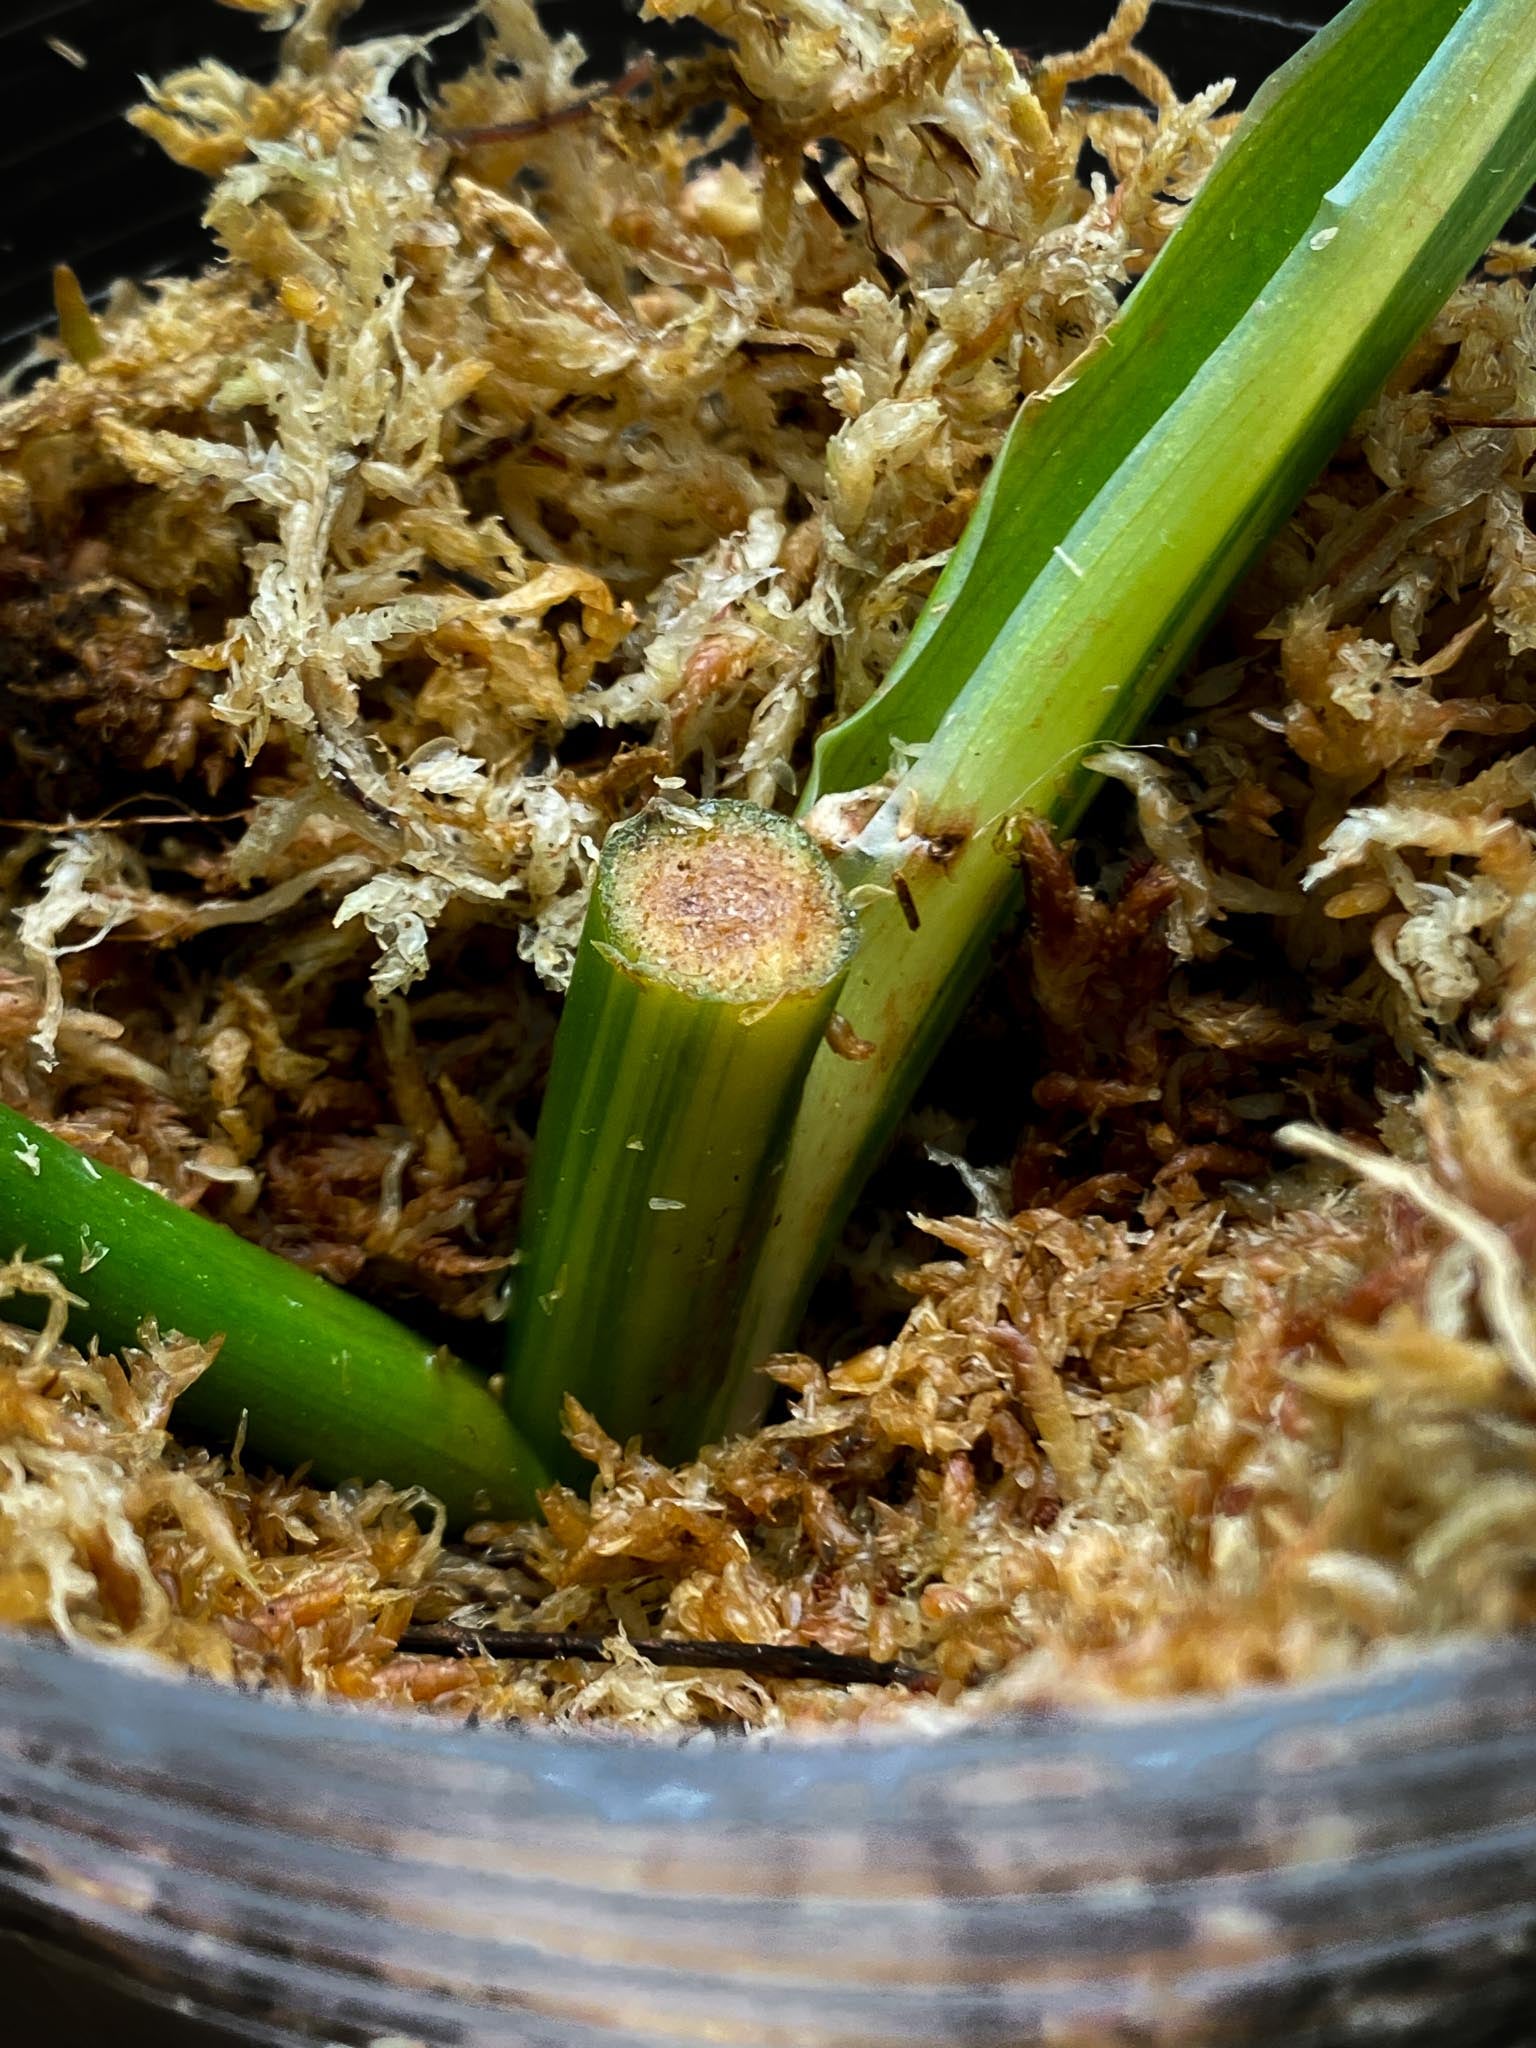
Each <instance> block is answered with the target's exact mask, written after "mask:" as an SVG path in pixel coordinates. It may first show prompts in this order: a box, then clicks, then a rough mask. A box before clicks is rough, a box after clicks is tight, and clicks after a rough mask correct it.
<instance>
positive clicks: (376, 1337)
mask: <svg viewBox="0 0 1536 2048" xmlns="http://www.w3.org/2000/svg"><path fill="white" fill-rule="evenodd" d="M0 1248H3V1250H4V1252H5V1254H6V1255H7V1256H8V1255H9V1254H10V1253H12V1252H16V1251H25V1253H26V1255H27V1257H28V1258H29V1259H32V1260H34V1261H37V1262H44V1263H47V1264H49V1265H51V1266H53V1267H54V1269H55V1270H56V1271H57V1273H58V1275H59V1277H60V1279H61V1280H63V1282H64V1283H65V1285H66V1286H67V1287H68V1288H69V1290H70V1292H71V1294H74V1295H77V1296H79V1297H80V1300H81V1304H82V1305H81V1306H80V1307H78V1308H75V1309H73V1310H72V1311H71V1314H70V1321H69V1331H70V1335H71V1337H72V1338H74V1339H75V1341H76V1342H78V1343H81V1344H85V1343H88V1342H89V1341H90V1339H91V1338H93V1337H94V1338H96V1339H97V1340H98V1341H99V1342H100V1343H101V1345H102V1346H103V1348H104V1349H106V1350H109V1351H115V1352H121V1351H123V1350H124V1349H126V1348H128V1347H130V1346H133V1345H136V1344H138V1343H139V1341H140V1331H141V1329H142V1327H143V1325H144V1324H145V1322H146V1320H147V1319H149V1318H153V1320H154V1321H155V1322H156V1323H157V1324H158V1325H159V1327H160V1329H161V1331H162V1332H163V1333H165V1334H167V1335H169V1334H170V1333H171V1332H172V1331H175V1332H178V1333H179V1334H180V1335H181V1336H183V1337H191V1338H195V1339H196V1340H197V1341H198V1342H200V1343H207V1342H211V1341H212V1340H213V1339H215V1338H218V1339H221V1340H222V1342H221V1343H220V1346H219V1350H218V1355H217V1356H216V1357H215V1359H214V1361H213V1363H212V1365H210V1366H209V1367H208V1369H207V1371H206V1372H204V1373H203V1374H202V1375H201V1376H200V1377H199V1378H198V1379H197V1380H195V1381H194V1382H193V1383H192V1385H191V1386H190V1387H189V1388H188V1389H187V1390H186V1392H185V1393H183V1394H182V1396H181V1397H180V1399H179V1400H178V1401H177V1404H176V1415H177V1419H178V1421H179V1422H182V1421H184V1422H186V1423H188V1424H189V1425H190V1426H191V1428H192V1429H193V1430H194V1431H196V1432H197V1433H199V1434H203V1435H207V1436H209V1437H211V1438H214V1439H216V1440H217V1441H218V1442H220V1443H224V1444H228V1443H232V1442H233V1441H234V1439H235V1436H236V1434H237V1432H238V1431H239V1430H240V1428H241V1425H242V1423H243V1424H244V1426H245V1432H246V1442H247V1444H248V1445H249V1447H250V1450H251V1451H252V1452H254V1453H256V1454H258V1455H259V1456H260V1457H262V1458H265V1459H270V1460H271V1461H272V1463H274V1464H275V1465H278V1466H281V1467H282V1468H284V1469H285V1470H289V1471H291V1470H294V1469H295V1468H297V1467H299V1466H301V1465H308V1466H310V1467H311V1468H312V1470H313V1472H314V1474H315V1476H316V1478H317V1479H319V1480H321V1481H323V1482H325V1483H330V1484H340V1483H342V1482H345V1481H347V1480H353V1479H357V1480H373V1479H387V1480H390V1481H391V1482H392V1483H393V1484H394V1485H396V1486H400V1487H410V1486H420V1487H424V1488H425V1489H426V1491H427V1492H429V1493H431V1494H434V1495H435V1496H436V1497H437V1499H438V1500H440V1501H441V1502H442V1504H443V1506H444V1508H445V1509H446V1510H447V1514H448V1519H449V1523H450V1525H451V1526H453V1527H455V1528H460V1527H462V1526H463V1525H464V1524H465V1523H466V1522H471V1521H475V1520H478V1519H480V1518H481V1517H483V1516H495V1517H512V1516H519V1517H521V1516H525V1515H530V1514H532V1513H533V1512H534V1511H535V1509H536V1506H537V1497H536V1496H537V1489H538V1488H539V1487H540V1486H543V1485H547V1484H548V1478H547V1475H546V1473H545V1471H544V1469H543V1467H542V1466H541V1464H540V1462H539V1460H538V1459H537V1458H536V1457H535V1456H534V1454H533V1453H532V1452H531V1451H530V1450H529V1448H528V1446H527V1445H526V1444H525V1443H524V1442H523V1441H522V1439H521V1438H520V1437H519V1435H518V1433H517V1431H516V1429H515V1428H514V1427H513V1426H512V1423H511V1422H510V1421H509V1419H508V1417H507V1416H506V1414H505V1413H504V1411H503V1409H502V1407H501V1404H500V1403H499V1402H498V1401H497V1399H496V1397H495V1395H494V1394H493V1393H492V1392H491V1390H490V1388H489V1387H488V1386H487V1385H486V1383H485V1381H484V1380H482V1379H481V1378H479V1377H478V1375H476V1374H475V1373H474V1372H473V1371H471V1369H470V1368H469V1367H468V1366H467V1365H464V1364H463V1363H461V1362H460V1361H459V1360H458V1359H456V1358H454V1357H452V1356H451V1355H450V1354H449V1353H447V1352H445V1351H442V1350H439V1349H437V1348H435V1347H434V1346H432V1345H430V1344H428V1343H427V1342H426V1341H425V1340H424V1339H423V1338H421V1337H418V1336H416V1335H414V1334H413V1333H412V1332H411V1331H410V1330H407V1329H405V1328H403V1327H402V1326H401V1325H400V1324H399V1323H397V1322H395V1321H393V1320H392V1319H391V1318H390V1317H389V1316H387V1315H385V1314H383V1312H382V1311H381V1310H379V1309H376V1308H373V1307H370V1305H369V1304H368V1303H367V1302H364V1301H359V1300H358V1299H357V1297H356V1296H355V1295H351V1294H345V1293H343V1292H342V1290H341V1289H340V1288H338V1287H332V1286H330V1285H329V1284H328V1282H326V1281H324V1280H321V1279H319V1278H317V1277H316V1276H315V1275H314V1274H312V1273H306V1272H304V1271H303V1270H302V1269H301V1268H300V1267H298V1266H294V1265H290V1264H289V1262H288V1261H287V1260H286V1259H280V1258H277V1257H276V1256H275V1255H274V1254H273V1253H271V1252H266V1251H263V1250H261V1248H260V1247H259V1246H257V1245H253V1244H248V1243H246V1241H245V1240H244V1239H243V1238H239V1237H236V1236H235V1234H234V1232H233V1231H230V1230H225V1229H224V1228H223V1227H222V1226H221V1225H220V1224H217V1223H213V1222H210V1221H209V1219H208V1218H207V1217H205V1216H198V1215H195V1214H193V1213H192V1212H190V1211H188V1210H185V1209H179V1208H178V1207H177V1206H176V1204H175V1203H174V1202H170V1201H167V1200H166V1199H165V1197H164V1196H163V1195H160V1194H158V1193H156V1192H155V1191H154V1190H153V1189H151V1188H144V1187H141V1186H140V1185H139V1183H138V1182H137V1181H134V1180H130V1179H128V1177H127V1176H126V1175H125V1174H121V1173H115V1172H114V1171H113V1170H112V1169H111V1167H108V1166H99V1165H97V1163H96V1162H95V1161H94V1160H92V1159H88V1158H87V1157H86V1156H85V1155H84V1154H83V1153H81V1152H77V1151H75V1150H74V1148H73V1147H72V1146H70V1145H66V1144H65V1143H64V1142H63V1141H62V1140H61V1139H59V1138H55V1137H53V1136H51V1135H50V1134H49V1133H48V1132H47V1131H44V1130H42V1129H40V1128H39V1126H38V1125H36V1124H34V1123H32V1122H31V1121H30V1120H29V1119H28V1118H26V1117H23V1116H18V1115H17V1113H16V1112H15V1111H14V1110H12V1109H7V1108H5V1107H4V1106H0ZM28 1300H29V1298H28V1297H12V1300H11V1302H10V1303H8V1304H7V1313H18V1314H24V1313H25V1312H26V1309H27V1303H28Z"/></svg>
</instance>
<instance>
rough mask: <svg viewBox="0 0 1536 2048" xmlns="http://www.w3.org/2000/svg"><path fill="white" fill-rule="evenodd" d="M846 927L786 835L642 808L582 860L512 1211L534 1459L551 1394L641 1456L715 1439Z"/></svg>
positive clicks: (716, 813) (825, 881)
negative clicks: (586, 895) (535, 1113)
mask: <svg viewBox="0 0 1536 2048" xmlns="http://www.w3.org/2000/svg"><path fill="white" fill-rule="evenodd" d="M853 944H854V922H853V919H852V916H851V914H850V913H849V911H848V909H847V907H846V905H845V904H844V902H843V900H842V897H841V895H840V892H839V891H838V889H837V886H836V884H835V883H834V881H833V879H832V876H831V873H830V870H829V869H828V867H827V864H826V862H825V860H824V859H823V857H822V856H821V854H820V853H819V852H818V851H817V850H816V848H815V847H814V846H813V845H812V843H811V842H810V840H809V839H808V838H807V837H806V836H805V835H804V833H803V832H802V831H801V830H800V828H799V827H798V826H797V825H795V824H793V823H791V822H790V820H788V819H786V818H779V817H774V816H772V815H770V814H769V813H767V812H764V811H760V810H758V809H757V808H756V807H755V806H753V805H751V804H746V803H737V802H732V801H728V800H720V801H716V802H705V803H701V804H699V805H697V806H695V807H691V808H682V807H679V806H676V805H672V804H661V805H658V806H654V807H652V808H651V809H650V810H648V811H646V812H644V813H642V814H641V816H640V817H638V818H636V819H633V820H631V821H629V822H628V823H626V824H623V825H620V826H618V827H616V828H615V829H614V831H612V832H611V833H610V834H609V836H608V840H607V842H606V844H605V846H604V848H603V856H602V860H601V863H600V865H599V869H598V875H597V880H596V884H595V887H594V890H593V895H592V901H591V905H590V908H589V911H588V915H587V921H586V924H585V927H584V929H583V933H582V939H581V945H580V949H579V952H578V955H577V960H576V967H575V972H574V975H573V977H572V980H571V986H570V991H569V993H568V995H567V997H566V1003H565V1009H564V1011H563V1013H562V1016H561V1019H560V1028H559V1031H558V1033H557V1035H556V1040H555V1052H554V1061H553V1066H552V1069H551V1072H550V1078H549V1086H548V1090H547V1092H546V1095H545V1099H544V1106H543V1111H542V1114H541V1117H540V1122H539V1129H538V1136H537V1142H536V1144H535V1148H534V1163H533V1170H532V1174H531V1176H530V1180H529V1186H528V1189H527V1193H526V1196H525V1201H524V1227H523V1236H522V1242H521V1245H520V1248H519V1263H518V1266H517V1268H516V1272H515V1276H514V1288H513V1298H512V1306H511V1313H510V1316H509V1327H508V1348H507V1362H506V1400H507V1403H508V1406H509V1409H510V1411H511V1413H512V1415H513V1417H514V1419H515V1420H516V1422H517V1423H518V1426H519V1427H520V1428H521V1429H522V1430H523V1431H524V1432H525V1433H526V1434H527V1435H528V1436H529V1437H530V1438H531V1439H532V1440H533V1442H534V1443H535V1445H536V1446H537V1447H538V1448H539V1449H540V1451H541V1452H543V1454H544V1455H545V1456H547V1457H548V1458H549V1459H550V1461H551V1463H553V1464H555V1465H556V1466H557V1467H560V1468H561V1469H565V1470H568V1471H573V1474H574V1467H573V1463H572V1460H571V1457H570V1454H569V1452H568V1450H567V1448H566V1446H565V1442H564V1439H563V1437H562V1436H561V1433H560V1420H561V1414H562V1406H563V1400H564V1397H565V1396H566V1395H567V1394H570V1395H574V1396H575V1397H576V1399H577V1400H579V1401H580V1402H581V1403H582V1405H583V1406H584V1407H586V1408H587V1409H589V1410H591V1411H592V1413H593V1414H594V1415H595V1416H596V1418H597V1420H598V1421H599V1422H600V1423H601V1424H602V1425H603V1427H604V1428H605V1429H607V1430H608V1431H609V1432H610V1433H611V1434H612V1435H614V1436H616V1437H618V1438H620V1439H621V1440H626V1439H628V1438H630V1437H634V1436H640V1437H642V1438H643V1439H644V1440H645V1442H646V1444H647V1445H648V1447H649V1448H651V1449H652V1450H654V1451H655V1452H657V1453H658V1454H659V1455H662V1456H665V1457H680V1456H684V1455H686V1454H687V1453H689V1452H691V1451H693V1450H695V1449H696V1448H697V1447H698V1445H699V1443H700V1442H701V1441H703V1440H704V1439H705V1438H707V1437H708V1436H709V1435H710V1434H711V1433H712V1432H713V1431H714V1430H715V1428H716V1427H717V1425H718V1421H719V1413H718V1402H719V1399H720V1396H721V1394H722V1390H723V1387H724V1367H725V1361H726V1358H727V1356H728V1354H729V1352H730V1350H731V1346H732V1342H733V1332H734V1329H735V1324H736V1319H737V1315H738V1312H739V1308H740V1297H741V1290H742V1286H743V1283H744V1280H745V1278H746V1274H747V1271H748V1262H749V1259H750V1256H751V1253H752V1251H753V1249H754V1247H755V1245H756V1243H757V1242H758V1241H759V1240H760V1238H761V1235H762V1231H763V1229H764V1227H765V1226H766V1223H767V1220H768V1216H769V1214H770V1213H771V1209H772V1201H773V1191H774V1184H775V1181H776V1178H777V1174H778V1171H779V1168H780V1166H781V1164H782V1159H783V1152H784V1145H785V1141H786V1138H787V1136H788V1132H789V1127H790V1124H791V1122H792V1120H793V1117H794V1113H795V1108H796V1105H797V1103H798V1101H799V1097H800V1091H801V1088H802V1086H803V1084H804V1081H805V1075H806V1071H807V1068H808V1067H809V1065H810V1063H811V1059H812V1057H813V1056H814V1054H815V1052H816V1049H817V1046H818V1045H819V1044H820V1042H821V1040H822V1036H823V1033H824V1032H825V1031H826V1029H827V1026H828V1023H829V1021H830V1019H831V1017H832V1014H833V1006H834V1004H835V1003H836V1000H837V993H838V989H839V987H840V986H841V984H842V981H843V978H844V976H845V974H846V972H847V968H848V962H849V959H850V957H851V953H852V949H853Z"/></svg>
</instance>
